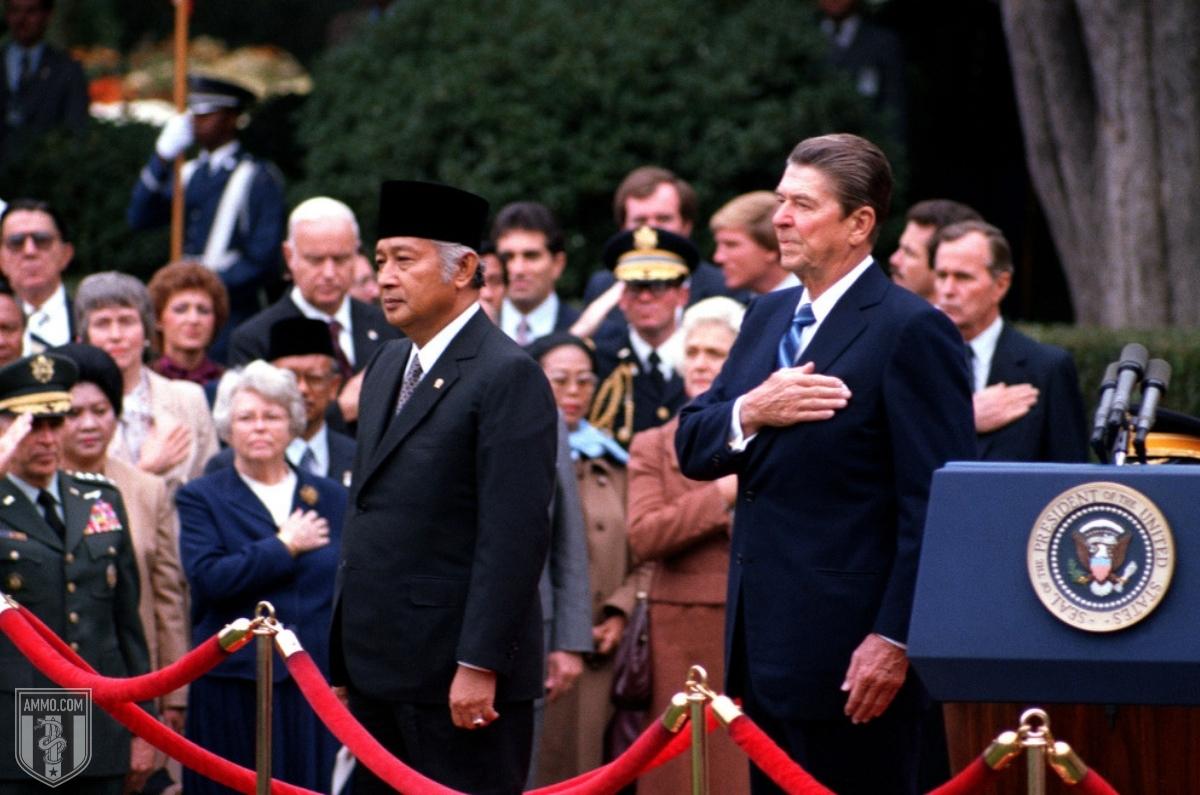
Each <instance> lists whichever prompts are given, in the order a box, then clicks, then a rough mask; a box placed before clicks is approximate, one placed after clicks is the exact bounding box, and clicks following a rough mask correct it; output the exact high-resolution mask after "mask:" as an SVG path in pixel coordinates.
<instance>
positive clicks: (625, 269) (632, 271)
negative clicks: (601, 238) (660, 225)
mask: <svg viewBox="0 0 1200 795" xmlns="http://www.w3.org/2000/svg"><path fill="white" fill-rule="evenodd" d="M699 261H700V254H699V252H697V251H696V247H695V246H693V245H692V241H690V240H688V239H687V238H686V237H681V236H680V235H677V234H674V233H673V232H668V231H666V230H665V229H657V228H655V227H652V226H641V227H638V228H637V229H629V230H626V231H624V232H620V233H618V234H616V235H613V236H612V237H611V238H609V240H608V242H607V243H605V244H604V264H605V265H607V266H608V267H609V268H611V269H612V272H613V275H614V276H616V277H617V279H619V280H620V281H623V282H671V281H677V280H680V279H684V278H686V277H687V275H688V274H689V273H691V271H692V268H694V267H696V263H697V262H699Z"/></svg>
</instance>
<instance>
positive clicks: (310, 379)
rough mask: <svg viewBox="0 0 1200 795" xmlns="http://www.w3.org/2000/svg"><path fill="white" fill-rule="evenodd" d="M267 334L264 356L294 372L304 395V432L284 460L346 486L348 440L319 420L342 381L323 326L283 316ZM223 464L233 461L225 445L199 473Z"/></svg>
mask: <svg viewBox="0 0 1200 795" xmlns="http://www.w3.org/2000/svg"><path fill="white" fill-rule="evenodd" d="M268 339H269V343H270V344H269V345H268V348H267V357H268V359H267V360H268V361H270V362H271V364H273V365H275V366H276V367H279V368H281V369H284V370H287V371H288V372H290V373H291V374H292V375H294V376H295V377H296V386H297V387H299V389H300V396H301V397H303V398H304V423H305V424H304V432H303V433H301V434H300V435H299V436H297V437H296V438H295V439H292V443H291V444H289V445H288V448H287V451H286V452H285V455H286V456H287V459H288V461H289V462H290V463H291V464H292V465H293V466H295V467H297V468H298V469H303V470H304V471H305V472H309V473H311V474H314V475H320V476H322V477H327V478H333V479H334V480H336V481H337V482H338V483H341V484H342V485H343V486H345V487H346V488H350V482H351V475H352V473H353V469H354V440H353V439H351V438H350V437H349V436H346V435H345V434H343V433H338V432H337V431H335V430H333V429H332V428H330V427H329V423H327V422H326V421H325V413H326V409H328V408H329V405H330V404H331V403H333V399H334V397H335V396H336V395H337V392H338V387H339V386H340V385H341V383H342V374H341V373H340V372H339V371H338V367H337V359H336V358H335V357H334V354H333V342H332V340H331V339H330V337H329V327H328V326H327V325H326V324H325V323H323V322H322V321H320V320H312V319H310V318H306V317H287V318H284V319H283V320H280V321H278V322H276V323H275V324H274V325H272V326H271V331H270V335H269V337H268ZM229 466H233V450H232V449H230V448H225V449H224V450H222V451H221V452H219V453H217V454H216V455H214V456H213V457H212V458H210V459H209V460H208V463H207V464H206V465H205V466H204V474H206V475H210V474H212V473H213V472H215V471H217V470H218V469H222V468H224V467H229Z"/></svg>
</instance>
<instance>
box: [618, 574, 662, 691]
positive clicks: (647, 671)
mask: <svg viewBox="0 0 1200 795" xmlns="http://www.w3.org/2000/svg"><path fill="white" fill-rule="evenodd" d="M648 602H649V600H648V599H647V595H646V592H645V591H638V594H637V602H636V603H635V604H634V606H633V615H631V616H630V617H629V624H628V625H627V626H626V627H625V634H624V635H623V636H622V638H621V643H620V645H619V646H617V654H616V656H615V657H614V658H613V684H612V702H613V704H615V705H616V706H617V708H618V709H623V710H645V709H649V708H650V700H651V685H652V683H653V679H652V674H651V667H650V607H649V604H648Z"/></svg>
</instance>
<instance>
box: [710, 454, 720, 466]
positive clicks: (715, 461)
mask: <svg viewBox="0 0 1200 795" xmlns="http://www.w3.org/2000/svg"><path fill="white" fill-rule="evenodd" d="M712 462H713V466H720V465H721V456H719V455H714V456H713V457H712Z"/></svg>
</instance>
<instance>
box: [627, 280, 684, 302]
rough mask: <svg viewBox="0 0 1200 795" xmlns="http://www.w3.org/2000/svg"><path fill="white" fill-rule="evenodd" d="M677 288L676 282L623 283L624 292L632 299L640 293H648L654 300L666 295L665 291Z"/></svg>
mask: <svg viewBox="0 0 1200 795" xmlns="http://www.w3.org/2000/svg"><path fill="white" fill-rule="evenodd" d="M678 286H679V283H678V282H641V281H638V282H625V292H627V293H629V295H631V296H633V297H634V298H636V297H638V296H639V295H641V294H642V293H650V295H652V296H654V297H655V298H662V297H663V296H664V295H666V292H667V290H671V289H674V288H676V287H678Z"/></svg>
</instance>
